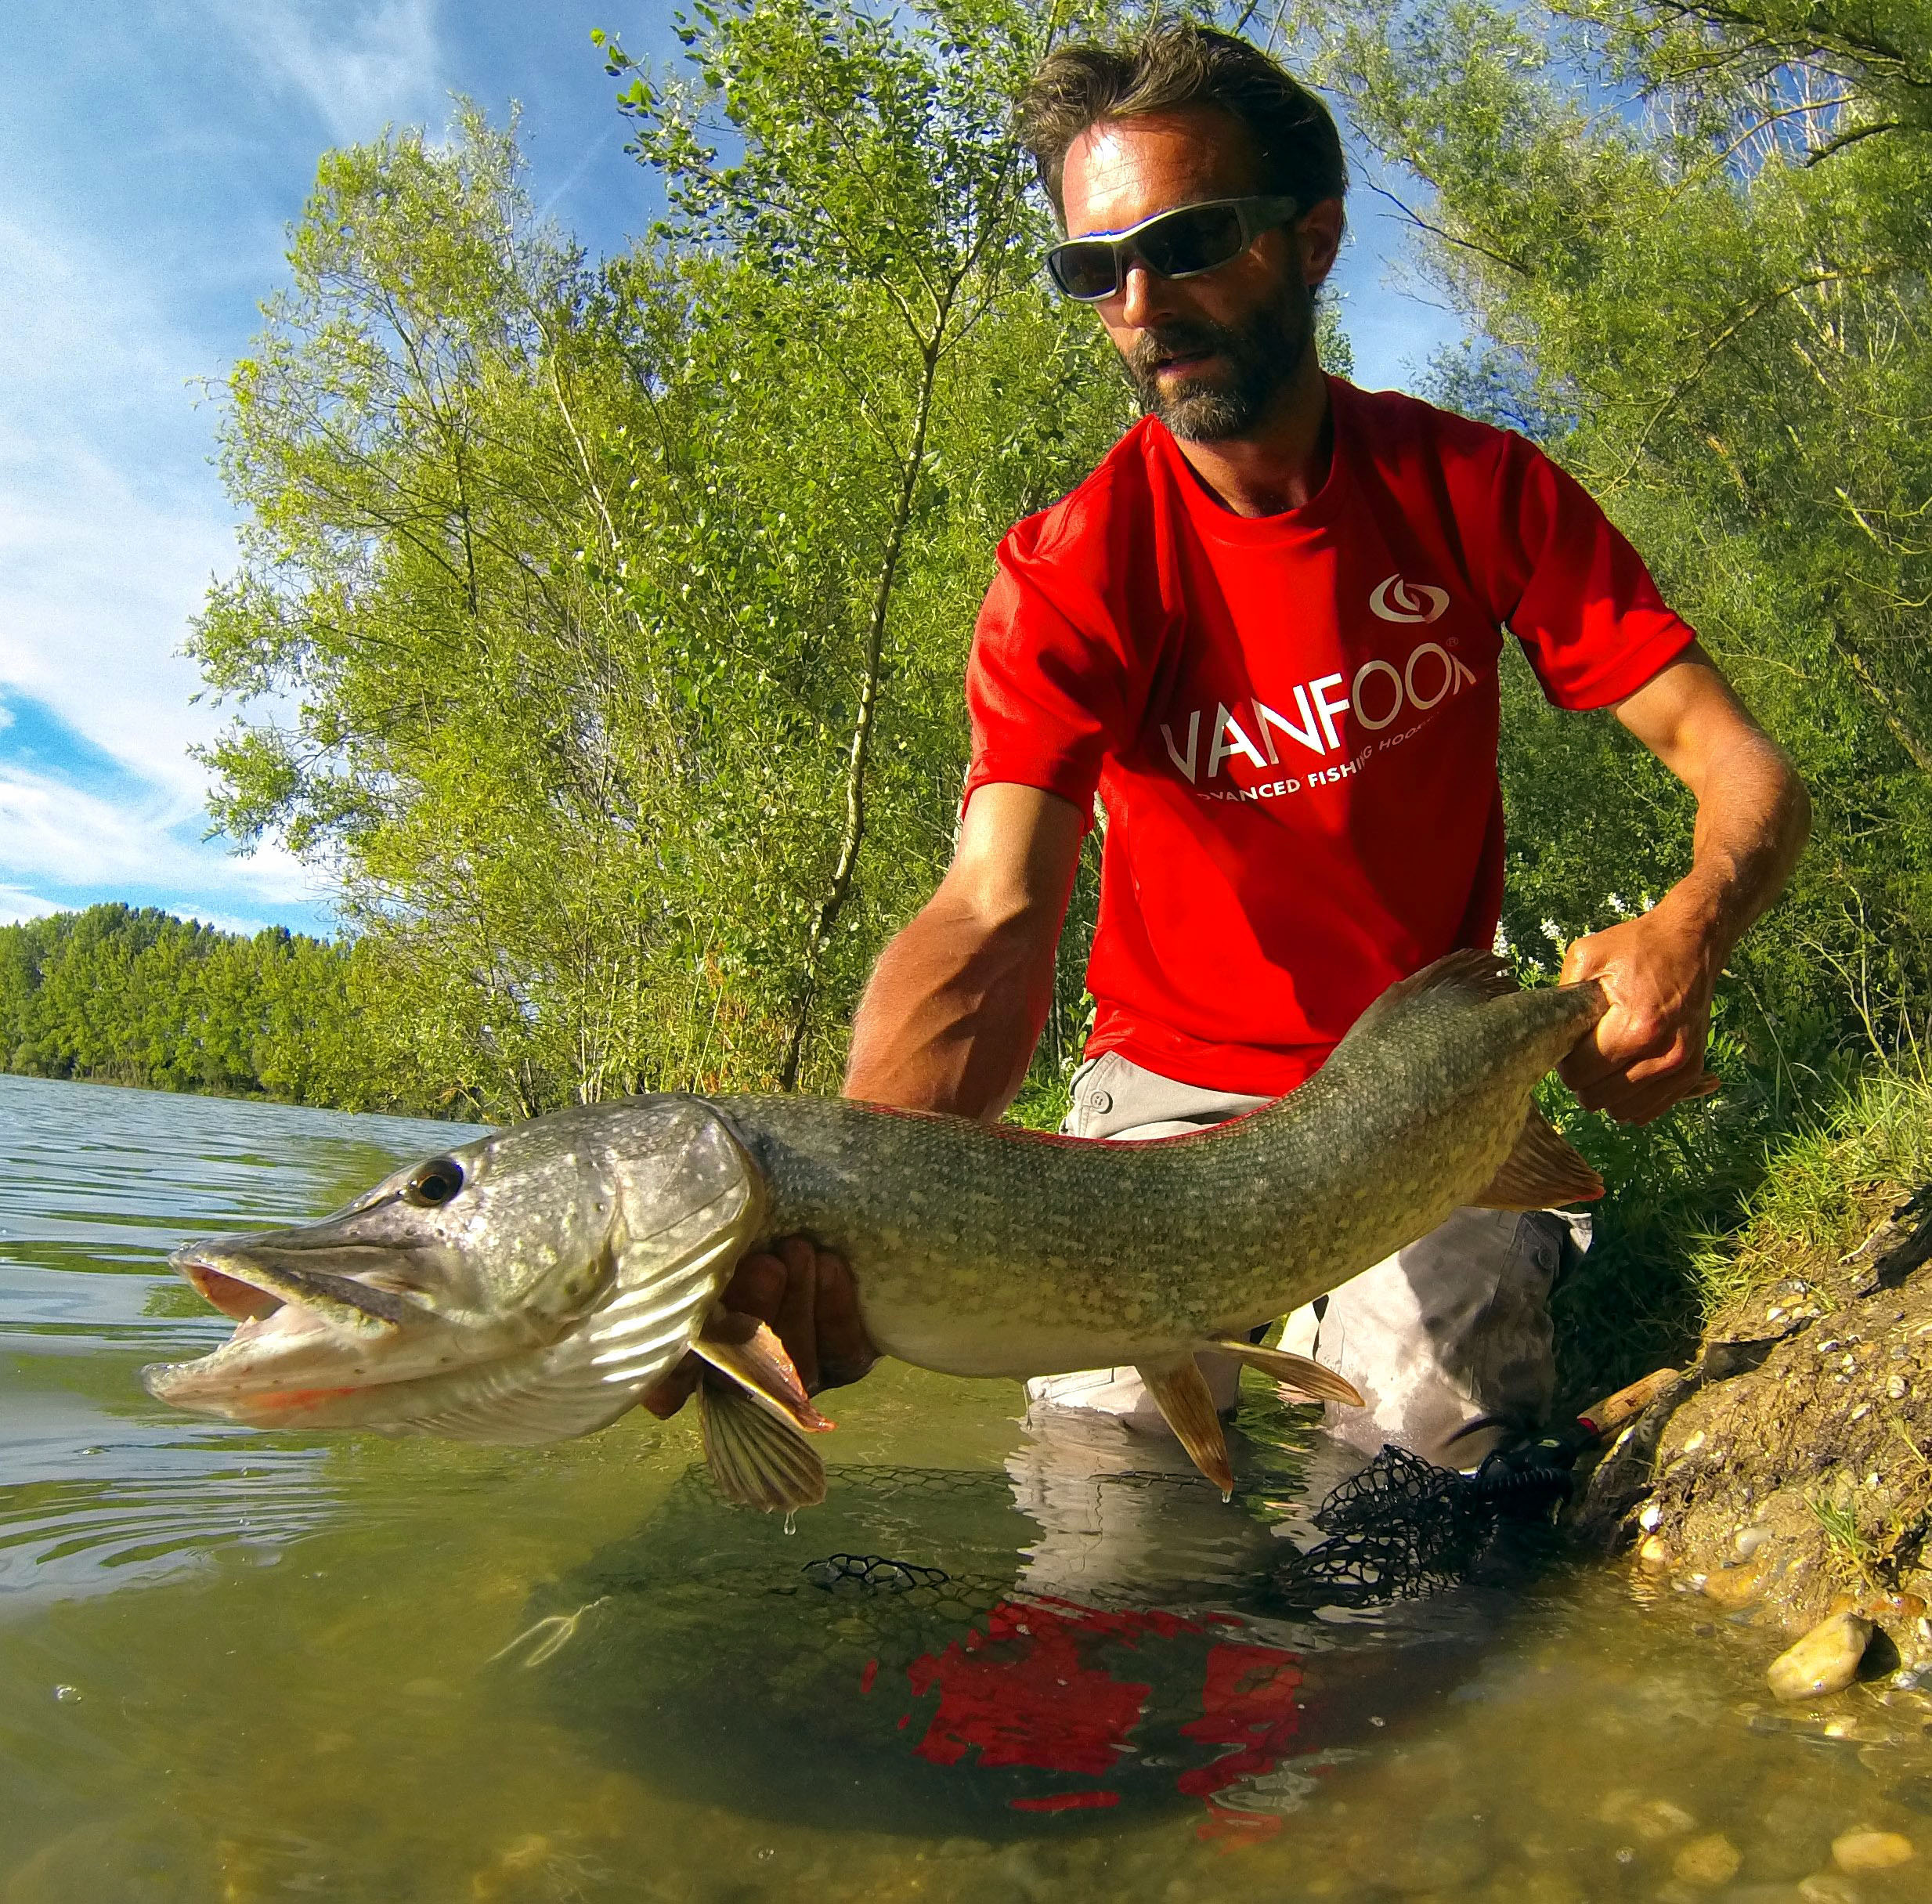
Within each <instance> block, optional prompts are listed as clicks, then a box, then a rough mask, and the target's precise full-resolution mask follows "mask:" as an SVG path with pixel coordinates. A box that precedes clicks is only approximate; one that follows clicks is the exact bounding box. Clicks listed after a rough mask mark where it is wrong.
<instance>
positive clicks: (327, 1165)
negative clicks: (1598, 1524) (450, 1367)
mask: <svg viewBox="0 0 1932 1904" xmlns="http://www.w3.org/2000/svg"><path fill="white" fill-rule="evenodd" d="M449 1133H450V1127H449V1126H447V1125H427V1126H426V1125H413V1124H410V1123H406V1122H399V1121H395V1120H387V1119H380V1118H352V1117H342V1116H335V1115H327V1114H323V1113H318V1112H312V1111H294V1110H288V1109H283V1108H279V1107H269V1106H262V1105H257V1104H234V1103H227V1102H222V1101H218V1100H197V1099H191V1098H181V1097H164V1096H157V1095H153V1094H150V1093H143V1092H133V1091H120V1090H113V1089H102V1088H95V1087H90V1086H71V1085H59V1084H48V1083H43V1082H38V1081H34V1080H28V1079H21V1078H4V1077H0V1357H4V1361H3V1364H0V1366H3V1367H4V1375H3V1376H0V1792H4V1794H5V1798H4V1808H3V1809H0V1904H56V1900H69V1899H72V1900H81V1899H86V1900H88V1904H95V1901H96V1900H99V1899H114V1900H130V1901H132V1904H148V1901H149V1900H153V1901H155V1904H172V1900H177V1899H179V1900H181V1901H182V1904H203V1901H204V1900H219V1901H220V1904H245V1901H247V1900H256V1899H263V1900H265V1899H280V1898H284V1897H287V1896H290V1895H297V1894H312V1895H316V1896H319V1897H322V1898H325V1899H352V1900H369V1901H370V1904H398V1901H401V1900H415V1899H422V1900H425V1901H426V1904H427V1901H430V1900H435V1901H436V1904H442V1901H443V1900H457V1901H458V1904H460V1901H462V1900H469V1899H500V1900H504V1901H505V1904H558V1901H567V1900H573V1899H583V1900H587V1901H596V1900H605V1899H608V1900H612V1901H613V1904H615V1901H616V1900H619V1899H622V1900H634V1899H643V1900H648V1901H657V1900H661V1901H663V1904H765V1901H766V1900H771V1904H781V1901H789V1900H793V1899H796V1900H799V1904H804V1901H805V1900H807V1899H810V1900H811V1904H823V1901H824V1900H825V1899H840V1898H851V1899H859V1898H864V1899H868V1900H870V1899H906V1900H908V1904H909V1901H911V1900H920V1901H921V1904H924V1901H925V1900H934V1901H937V1904H951V1901H952V1900H959V1904H1038V1901H1039V1900H1042V1899H1060V1898H1067V1899H1085V1898H1089V1897H1094V1898H1098V1897H1101V1896H1105V1897H1107V1898H1108V1899H1125V1900H1129V1901H1131V1904H1139V1901H1140V1900H1148V1901H1150V1904H1187V1901H1188V1900H1190V1899H1201V1900H1208V1899H1215V1900H1221V1899H1230V1900H1237V1901H1240V1900H1248V1899H1253V1900H1256V1901H1257V1904H1259V1900H1262V1899H1267V1900H1269V1901H1270V1904H1275V1901H1277V1900H1284V1901H1285V1900H1294V1899H1304V1898H1325V1899H1341V1900H1355V1899H1363V1900H1380V1899H1394V1898H1399V1897H1428V1898H1432V1899H1439V1900H1449V1899H1455V1900H1464V1899H1468V1900H1475V1899H1483V1900H1489V1899H1495V1900H1505V1899H1507V1900H1511V1901H1515V1900H1531V1901H1533V1904H1562V1901H1564V1900H1591V1901H1592V1904H1594V1900H1598V1899H1623V1898H1630V1899H1665V1900H1684V1899H1692V1898H1699V1897H1727V1896H1728V1897H1735V1898H1737V1899H1751V1900H1754V1901H1756V1904H1772V1901H1773V1900H1797V1899H1800V1898H1801V1897H1807V1896H1808V1897H1810V1898H1811V1899H1821V1898H1824V1899H1842V1898H1844V1897H1847V1896H1851V1895H1856V1896H1857V1897H1859V1898H1863V1899H1872V1900H1882V1899H1918V1898H1922V1897H1923V1896H1924V1895H1926V1894H1927V1871H1928V1869H1929V1868H1932V1749H1928V1747H1927V1743H1926V1740H1925V1736H1924V1731H1923V1728H1924V1725H1925V1722H1926V1720H1927V1717H1928V1710H1927V1705H1926V1703H1925V1702H1924V1701H1923V1700H1920V1699H1919V1697H1918V1696H1916V1695H1914V1694H1909V1693H1888V1692H1887V1691H1885V1690H1884V1689H1860V1690H1857V1691H1854V1693H1851V1694H1850V1695H1847V1696H1845V1697H1844V1698H1843V1699H1841V1700H1839V1701H1837V1702H1835V1703H1832V1704H1830V1705H1829V1706H1827V1707H1822V1708H1820V1709H1819V1711H1818V1713H1817V1714H1806V1713H1802V1712H1800V1713H1797V1714H1792V1713H1787V1712H1781V1711H1772V1710H1771V1705H1770V1702H1769V1700H1768V1697H1767V1696H1765V1694H1764V1689H1763V1686H1762V1683H1761V1680H1760V1673H1761V1671H1762V1667H1763V1665H1764V1661H1765V1660H1766V1658H1767V1657H1768V1654H1769V1653H1770V1652H1771V1650H1772V1646H1771V1642H1770V1641H1769V1640H1768V1638H1767V1636H1766V1635H1764V1634H1762V1633H1760V1632H1753V1631H1750V1630H1748V1629H1746V1628H1742V1627H1740V1626H1739V1625H1737V1624H1735V1623H1733V1622H1731V1621H1728V1620H1724V1619H1722V1618H1721V1617H1717V1616H1715V1615H1714V1614H1712V1613H1710V1612H1709V1611H1708V1610H1704V1609H1703V1606H1702V1603H1700V1602H1694V1601H1691V1600H1688V1599H1684V1598H1682V1597H1681V1596H1667V1600H1666V1603H1664V1604H1663V1605H1661V1606H1657V1607H1655V1608H1652V1609H1650V1610H1645V1609H1643V1608H1641V1607H1640V1606H1638V1605H1637V1604H1636V1603H1635V1602H1634V1599H1633V1595H1632V1591H1631V1586H1630V1581H1629V1578H1628V1577H1627V1574H1625V1573H1623V1572H1622V1571H1621V1570H1614V1571H1612V1570H1590V1569H1584V1568H1579V1567H1575V1566H1562V1565H1559V1564H1558V1563H1555V1561H1554V1560H1552V1559H1551V1558H1550V1557H1548V1556H1547V1555H1546V1556H1543V1557H1541V1558H1540V1559H1539V1558H1537V1557H1536V1556H1534V1555H1526V1556H1519V1557H1517V1558H1515V1559H1508V1560H1502V1561H1499V1562H1497V1563H1496V1564H1494V1565H1493V1566H1491V1567H1490V1569H1489V1570H1487V1572H1486V1574H1485V1575H1484V1576H1483V1577H1481V1578H1479V1580H1478V1581H1475V1582H1474V1583H1472V1584H1470V1585H1468V1586H1467V1587H1465V1588H1461V1589H1460V1590H1458V1591H1455V1592H1454V1593H1450V1594H1446V1595H1440V1596H1438V1597H1437V1598H1435V1599H1432V1600H1428V1601H1426V1602H1418V1603H1413V1604H1410V1605H1407V1606H1401V1607H1399V1608H1397V1609H1395V1610H1389V1611H1386V1612H1384V1613H1378V1614H1372V1615H1363V1614H1360V1613H1357V1614H1352V1615H1349V1614H1342V1613H1338V1612H1337V1611H1336V1610H1328V1612H1327V1615H1326V1617H1287V1616H1284V1614H1282V1613H1281V1612H1280V1610H1279V1608H1278V1607H1277V1606H1273V1603H1272V1602H1270V1600H1269V1594H1268V1591H1267V1587H1268V1582H1269V1579H1270V1577H1271V1565H1272V1563H1274V1562H1276V1561H1277V1560H1278V1559H1279V1557H1280V1554H1281V1553H1282V1552H1284V1547H1283V1545H1282V1543H1283V1542H1284V1540H1285V1539H1287V1538H1289V1537H1292V1536H1293V1535H1294V1534H1295V1532H1296V1531H1297V1530H1298V1526H1299V1525H1300V1524H1301V1523H1302V1520H1303V1519H1305V1512H1306V1507H1305V1503H1306V1501H1307V1499H1308V1498H1309V1496H1310V1494H1319V1493H1320V1491H1321V1490H1322V1488H1323V1487H1325V1486H1326V1485H1327V1483H1328V1482H1329V1481H1330V1480H1331V1479H1334V1478H1335V1472H1336V1471H1335V1469H1334V1464H1333V1461H1332V1458H1331V1457H1330V1456H1329V1455H1328V1454H1327V1452H1326V1451H1325V1450H1324V1447H1322V1446H1321V1445H1320V1444H1319V1443H1317V1442H1316V1441H1313V1440H1311V1437H1310V1436H1309V1433H1308V1431H1307V1429H1306V1428H1305V1425H1302V1423H1301V1422H1298V1420H1297V1419H1296V1418H1294V1417H1292V1416H1291V1415H1289V1414H1286V1413H1285V1412H1284V1411H1280V1410H1279V1409H1278V1408H1276V1407H1273V1405H1272V1404H1270V1403H1269V1401H1268V1400H1266V1396H1263V1395H1262V1394H1260V1393H1255V1394H1252V1395H1251V1396H1250V1398H1249V1402H1248V1406H1247V1407H1246V1411H1245V1413H1244V1424H1245V1427H1246V1430H1247V1433H1246V1434H1245V1435H1244V1436H1243V1437H1242V1438H1241V1445H1240V1448H1239V1450H1238V1451H1237V1465H1239V1467H1240V1472H1241V1479H1240V1489H1239V1490H1238V1492H1237V1497H1236V1499H1235V1501H1234V1502H1233V1504H1231V1505H1225V1506H1224V1505H1222V1502H1221V1501H1219V1498H1218V1497H1216V1496H1215V1494H1214V1493H1213V1490H1212V1489H1211V1488H1209V1487H1208V1485H1207V1483H1204V1482H1201V1481H1200V1480H1198V1479H1197V1478H1195V1477H1192V1476H1190V1475H1189V1474H1188V1473H1186V1472H1185V1471H1184V1470H1183V1469H1182V1468H1181V1467H1180V1466H1179V1465H1178V1464H1175V1463H1172V1462H1168V1461H1163V1460H1162V1459H1161V1458H1160V1456H1159V1454H1157V1451H1153V1450H1151V1449H1149V1448H1147V1447H1144V1446H1143V1447H1140V1448H1139V1449H1138V1450H1137V1451H1136V1450H1130V1451H1127V1452H1126V1453H1123V1451H1122V1450H1121V1447H1118V1446H1117V1445H1115V1444H1114V1443H1111V1442H1110V1441H1108V1440H1106V1439H1105V1438H1100V1439H1097V1440H1096V1439H1092V1438H1089V1439H1088V1440H1080V1439H1077V1438H1076V1439H1073V1440H1061V1441H1058V1442H1055V1443H1049V1444H1041V1443H1034V1442H1031V1441H1029V1440H1027V1438H1026V1437H1024V1436H1023V1435H1022V1433H1021V1432H1020V1429H1019V1428H1018V1427H1017V1425H1016V1424H1015V1422H1014V1421H1013V1416H1014V1415H1015V1414H1017V1390H1015V1389H1011V1388H1010V1387H1007V1386H1002V1385H999V1384H967V1383H959V1382H946V1381H944V1380H942V1379H941V1378H937V1377H930V1376H926V1375H922V1374H919V1373H918V1372H917V1371H910V1370H905V1369H900V1368H892V1369H890V1370H887V1371H883V1372H882V1374H881V1375H878V1376H876V1377H875V1378H872V1379H870V1380H868V1382H865V1384H863V1385H861V1386H860V1387H858V1388H857V1389H853V1390H850V1391H849V1392H846V1393H840V1394H838V1395H836V1396H833V1397H832V1398H830V1399H831V1401H832V1403H833V1404H836V1405H834V1406H832V1410H831V1412H832V1414H834V1415H835V1417H836V1418H837V1419H838V1421H839V1422H840V1432H839V1433H838V1434H837V1435H836V1436H834V1437H832V1441H831V1443H830V1444H829V1446H830V1451H831V1454H832V1458H833V1461H834V1467H833V1475H832V1495H831V1498H830V1500H829V1501H828V1503H827V1504H826V1505H825V1507H823V1508H818V1509H815V1510H812V1511H810V1512H804V1513H802V1514H800V1516H798V1517H797V1520H796V1531H795V1532H790V1533H788V1532H787V1530H786V1528H785V1524H784V1523H783V1522H782V1520H781V1519H778V1518H776V1517H764V1516H757V1515H753V1514H749V1513H746V1512H743V1511H742V1510H735V1509H731V1508H726V1507H724V1505H722V1504H721V1503H720V1502H719V1501H717V1498H716V1497H715V1496H714V1495H713V1494H711V1492H710V1490H709V1487H708V1485H707V1484H706V1482H705V1480H704V1479H703V1477H702V1473H701V1472H699V1470H698V1469H696V1467H695V1458H696V1436H695V1429H694V1428H693V1426H692V1424H690V1423H689V1422H685V1421H683V1420H680V1421H678V1422H674V1423H673V1424H671V1425H669V1426H661V1425H658V1424H656V1423H655V1422H651V1421H649V1420H648V1418H643V1417H641V1416H639V1417H635V1418H632V1419H630V1420H627V1421H626V1422H622V1423H619V1425H617V1426H616V1428H614V1429H611V1430H609V1431H607V1432H606V1433H604V1434H602V1435H601V1436H594V1437H592V1438H591V1439H590V1440H585V1441H582V1442H578V1443H572V1444H570V1445H569V1446H566V1447H560V1448H555V1449H551V1450H544V1451H534V1452H523V1451H509V1452H506V1451H498V1450H484V1449H475V1448H464V1447H447V1446H442V1445H439V1444H435V1443H384V1442H379V1441H376V1440H373V1439H366V1438H362V1437H355V1436H341V1437H336V1438H334V1439H323V1438H320V1437H309V1436H294V1435H273V1436H272V1435H261V1434H255V1433H249V1432H246V1431H242V1430H238V1429H229V1428H226V1427H223V1426H218V1425H208V1424H204V1423H198V1422H191V1421H190V1420H188V1419H187V1418H183V1417H181V1416H178V1415H175V1414H170V1413H169V1412H168V1411H164V1409H162V1408H161V1407H160V1405H159V1404H156V1403H153V1402H152V1401H150V1400H149V1399H148V1398H147V1396H146V1395H145V1393H143V1390H142V1389H141V1388H140V1387H139V1383H138V1381H137V1379H136V1371H137V1370H138V1369H139V1367H140V1366H141V1365H142V1364H144V1363H146V1362H149V1361H153V1360H167V1359H175V1358H179V1357H182V1356H183V1355H186V1354H191V1353H198V1352H200V1351H202V1350H204V1349H208V1348H210V1347H212V1346H214V1345H215V1343H216V1342H218V1341H219V1340H221V1339H222V1338H223V1336H224V1335H225V1334H226V1328H227V1324H226V1323H225V1322H224V1321H222V1319H221V1318H219V1317H215V1316H213V1315H212V1314H211V1313H209V1312H208V1311H206V1310H204V1308H203V1307H202V1306H200V1303H199V1302H197V1299H195V1298H194V1297H193V1294H192V1292H190V1291H188V1290H187V1289H186V1288H185V1286H183V1285H181V1284H177V1283H175V1281H173V1280H172V1279H171V1278H170V1277H168V1275H167V1274H166V1273H165V1268H164V1256H165V1255H166V1253H167V1252H168V1250H169V1249H170V1248H173V1247H174V1246H175V1245H176V1244H178V1243H179V1242H180V1241H183V1240H184V1239H186V1238H187V1237H190V1236H194V1235H198V1234H208V1233H209V1232H211V1231H214V1230H222V1229H227V1228H244V1227H257V1226H259V1225H261V1224H262V1223H269V1222H273V1221H276V1220H280V1219H289V1218H294V1217H297V1216H303V1215H308V1214H314V1213H318V1212H321V1211H322V1210H323V1209H327V1208H329V1207H330V1206H332V1205H334V1204H336V1203H338V1202H340V1201H343V1200H345V1198H347V1197H348V1195H350V1194H352V1193H353V1192H354V1191H356V1190H359V1189H360V1188H362V1187H364V1186H365V1185H366V1184H367V1183H369V1182H370V1181H371V1180H373V1179H374V1177H375V1176H377V1175H378V1174H380V1173H381V1172H383V1171H384V1170H386V1169H388V1168H389V1167H391V1166H392V1164H393V1163H394V1162H395V1161H397V1160H399V1159H401V1158H405V1157H407V1156H410V1155H412V1154H421V1153H423V1152H425V1151H430V1150H432V1149H435V1148H439V1147H441V1146H442V1144H443V1143H447V1141H448V1140H449ZM840 1464H843V1465H840ZM838 1555H847V1556H857V1557H858V1558H856V1559H835V1558H834V1557H835V1556H838ZM1832 1729H1835V1730H1836V1733H1837V1734H1838V1736H1832ZM1854 1826H1867V1827H1872V1828H1876V1829H1880V1830H1887V1831H1893V1832H1898V1833H1901V1834H1904V1836H1905V1837H1907V1838H1909V1839H1911V1840H1912V1841H1914V1844H1915V1845H1916V1846H1922V1847H1923V1850H1922V1852H1920V1855H1919V1856H1917V1857H1916V1858H1915V1859H1914V1860H1913V1861H1912V1862H1911V1863H1909V1864H1907V1865H1905V1866H1901V1867H1898V1869H1896V1870H1893V1871H1890V1872H1889V1873H1880V1874H1876V1875H1865V1876H1860V1877H1858V1878H1857V1879H1855V1880H1854V1881H1847V1880H1844V1879H1843V1878H1839V1877H1829V1878H1825V1879H1823V1880H1818V1877H1817V1874H1818V1873H1821V1872H1824V1871H1827V1870H1829V1867H1830V1865H1831V1850H1830V1847H1831V1841H1832V1840H1833V1837H1835V1836H1836V1835H1837V1834H1840V1833H1842V1832H1844V1831H1845V1830H1848V1829H1850V1828H1851V1827H1854ZM1733 1864H1735V1870H1732V1869H1731V1868H1730V1867H1731V1866H1732V1865H1733ZM1848 1882H1849V1883H1851V1884H1855V1887H1856V1889H1855V1893H1854V1891H1852V1890H1851V1889H1849V1888H1847V1884H1848ZM1833 1885H1836V1886H1837V1887H1838V1888H1836V1889H1833V1888H1832V1887H1833ZM1801 1887H1804V1888H1801Z"/></svg>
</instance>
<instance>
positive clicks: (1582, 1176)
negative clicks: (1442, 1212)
mask: <svg viewBox="0 0 1932 1904" xmlns="http://www.w3.org/2000/svg"><path fill="white" fill-rule="evenodd" d="M1602 1194H1603V1179H1602V1177H1600V1176H1598V1175H1597V1173H1596V1172H1595V1171H1594V1170H1592V1169H1591V1167H1590V1166H1589V1165H1587V1163H1585V1162H1584V1160H1583V1159H1582V1158H1580V1157H1579V1156H1578V1155H1577V1154H1576V1152H1575V1151H1573V1150H1572V1149H1571V1148H1570V1147H1569V1144H1568V1143H1565V1141H1564V1140H1563V1139H1562V1138H1561V1137H1559V1136H1558V1135H1557V1134H1556V1133H1555V1131H1554V1130H1552V1129H1551V1128H1550V1123H1549V1120H1548V1119H1547V1118H1546V1117H1544V1115H1543V1113H1542V1112H1541V1111H1539V1110H1538V1109H1537V1107H1536V1106H1535V1105H1534V1104H1532V1105H1531V1106H1530V1107H1529V1116H1528V1118H1526V1119H1525V1120H1524V1122H1523V1127H1522V1135H1521V1136H1519V1137H1518V1138H1517V1140H1516V1147H1515V1149H1514V1150H1513V1151H1511V1152H1510V1154H1509V1156H1508V1160H1507V1161H1506V1162H1504V1165H1503V1167H1502V1169H1500V1170H1499V1171H1497V1173H1496V1175H1495V1176H1493V1177H1492V1178H1491V1179H1490V1183H1489V1185H1488V1187H1487V1188H1486V1189H1485V1190H1483V1192H1482V1194H1481V1195H1480V1196H1479V1197H1473V1198H1471V1199H1470V1201H1472V1203H1473V1204H1474V1205H1475V1206H1476V1208H1477V1209H1482V1210H1547V1209H1551V1208H1552V1207H1553V1206H1554V1205H1557V1204H1559V1203H1580V1202H1584V1201H1587V1200H1588V1199H1589V1198H1592V1197H1601V1196H1602Z"/></svg>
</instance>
